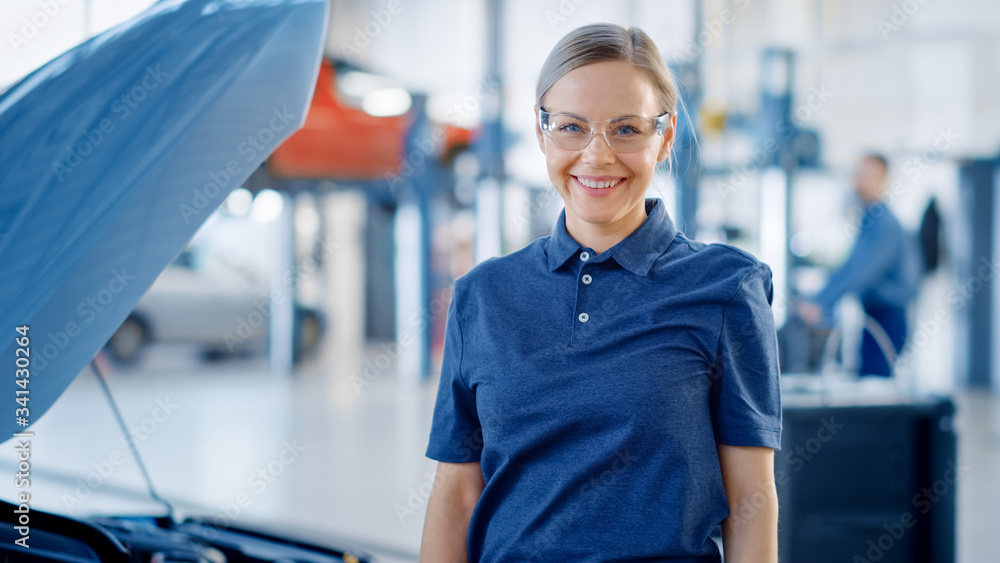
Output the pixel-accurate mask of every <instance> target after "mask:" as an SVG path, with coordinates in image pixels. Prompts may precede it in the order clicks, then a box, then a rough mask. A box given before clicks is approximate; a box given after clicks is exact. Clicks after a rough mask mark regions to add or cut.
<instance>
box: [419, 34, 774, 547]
mask: <svg viewBox="0 0 1000 563" xmlns="http://www.w3.org/2000/svg"><path fill="white" fill-rule="evenodd" d="M676 102H677V89H676V87H675V86H674V83H673V81H672V79H671V77H670V73H669V71H668V69H667V67H666V65H665V64H664V62H663V59H662V57H661V56H660V53H659V51H658V50H657V48H656V46H655V45H654V44H653V43H652V41H651V40H650V39H649V37H648V36H647V35H646V34H645V33H644V32H643V31H642V30H640V29H638V28H634V27H633V28H629V29H625V28H623V27H620V26H617V25H610V24H597V25H589V26H585V27H581V28H579V29H577V30H574V31H573V32H571V33H569V34H568V35H567V36H566V37H564V38H563V39H562V40H561V41H560V42H559V43H558V44H557V45H556V47H555V48H554V49H553V51H552V52H551V53H550V55H549V57H548V59H547V60H546V61H545V64H544V65H543V68H542V72H541V76H540V78H539V81H538V88H537V100H536V105H535V118H536V134H537V138H538V145H539V148H540V149H541V151H542V153H543V154H544V155H545V162H546V166H547V169H548V174H549V178H550V180H551V181H552V184H553V185H554V186H555V189H556V191H557V192H558V193H559V195H560V197H561V198H562V200H563V203H564V204H565V206H564V209H563V211H562V212H561V213H560V215H559V219H558V221H557V224H556V225H555V227H554V229H553V231H552V233H551V235H550V236H547V237H542V238H538V239H536V240H534V241H532V242H531V243H530V244H529V245H528V246H526V247H525V248H523V249H521V250H518V251H516V252H514V253H511V254H509V255H507V256H502V257H495V258H491V259H489V260H486V261H485V262H483V263H481V264H479V265H478V266H476V267H475V268H473V269H472V270H471V271H470V272H469V273H467V274H466V275H464V276H462V277H460V278H459V279H458V280H456V282H455V286H454V294H453V298H452V301H451V305H450V309H449V312H448V320H447V323H446V328H445V345H444V358H443V362H442V368H441V369H442V371H441V381H440V384H439V387H438V395H437V404H436V406H435V410H434V419H433V425H432V429H431V436H430V441H429V444H428V448H427V456H428V457H430V458H432V459H435V460H438V461H439V462H441V463H440V464H439V467H438V477H437V478H435V481H434V486H433V489H432V492H431V496H430V498H429V500H428V508H427V518H426V523H425V527H424V536H423V543H422V546H421V561H426V562H435V563H437V562H440V561H491V562H492V561H524V560H529V561H575V562H581V561H592V562H598V561H622V560H627V561H654V560H655V561H690V562H694V561H698V562H719V561H720V560H721V558H720V552H719V548H718V545H717V544H716V542H715V541H714V540H713V539H712V538H711V535H712V534H713V532H715V531H716V530H717V529H718V528H719V527H720V526H721V529H722V540H723V547H724V549H725V552H726V556H727V560H730V561H776V560H777V500H776V498H777V497H776V493H775V487H774V473H773V454H774V450H775V449H778V448H780V444H781V439H780V438H781V403H780V394H779V384H778V380H779V374H778V361H777V339H776V335H775V330H774V318H773V316H772V313H771V307H770V305H771V302H772V299H773V287H772V283H771V269H770V268H769V267H768V266H767V264H764V263H763V262H760V261H759V260H757V259H756V258H755V257H754V256H753V255H751V254H749V253H747V252H744V251H742V250H739V249H737V248H735V247H732V246H728V245H725V244H704V243H701V242H698V241H694V240H691V239H688V238H687V237H686V236H685V235H684V233H682V232H680V231H678V230H677V228H676V227H675V226H674V223H673V221H672V220H671V218H670V217H669V215H668V214H667V212H666V209H665V205H664V203H663V201H662V200H660V199H659V198H647V197H646V191H647V189H648V188H649V186H650V183H651V181H652V177H653V172H654V171H655V169H656V166H657V165H658V163H660V162H663V161H665V160H666V159H667V158H669V156H670V151H671V148H672V145H673V142H674V131H675V127H676V120H677V113H676ZM470 436H481V438H482V439H481V441H476V442H475V443H476V444H477V447H476V448H475V449H470V448H469V447H468V444H469V437H470Z"/></svg>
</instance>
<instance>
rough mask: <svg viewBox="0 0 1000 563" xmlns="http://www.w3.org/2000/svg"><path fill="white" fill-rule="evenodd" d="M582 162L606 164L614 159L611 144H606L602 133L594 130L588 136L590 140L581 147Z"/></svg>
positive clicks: (597, 164)
mask: <svg viewBox="0 0 1000 563" xmlns="http://www.w3.org/2000/svg"><path fill="white" fill-rule="evenodd" d="M581 158H582V159H583V161H584V162H586V163H587V164H591V165H594V166H599V165H607V164H611V163H613V162H614V161H615V158H616V157H615V151H613V150H611V145H610V144H608V139H607V138H606V137H605V136H604V134H603V133H600V132H598V131H594V134H593V135H592V136H591V137H590V142H589V143H587V146H585V147H583V155H582V156H581Z"/></svg>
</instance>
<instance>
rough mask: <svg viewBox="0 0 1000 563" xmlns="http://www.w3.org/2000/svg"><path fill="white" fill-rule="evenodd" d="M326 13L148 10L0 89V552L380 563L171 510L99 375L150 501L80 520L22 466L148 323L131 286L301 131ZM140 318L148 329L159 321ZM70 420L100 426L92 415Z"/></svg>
mask: <svg viewBox="0 0 1000 563" xmlns="http://www.w3.org/2000/svg"><path fill="white" fill-rule="evenodd" d="M39 13H40V12H39ZM329 14H330V6H329V2H328V1H327V0H232V1H229V2H224V3H220V2H217V1H216V0H176V1H170V2H157V3H155V4H153V5H152V6H150V7H149V8H148V9H147V10H145V11H144V12H142V13H141V14H138V15H137V16H135V17H134V18H132V19H130V20H129V21H126V22H124V23H122V24H119V25H117V26H115V27H112V28H111V29H108V30H107V31H105V32H102V33H100V34H98V35H96V36H94V37H92V38H91V39H89V40H87V41H85V42H84V43H82V44H80V45H77V46H76V47H73V48H72V49H70V50H68V51H66V52H65V53H63V54H61V55H59V56H57V57H56V58H54V59H53V60H51V61H49V62H48V63H46V64H45V65H43V66H41V67H40V68H38V69H36V70H35V71H33V72H32V73H30V74H29V75H28V76H26V77H24V78H22V79H21V80H20V81H18V82H17V83H15V84H14V85H12V86H11V87H10V88H8V89H7V90H5V91H4V92H2V93H0V170H3V174H0V271H2V272H3V276H0V294H3V295H4V296H5V297H4V299H3V300H0V326H2V327H3V328H2V330H3V331H4V337H3V338H2V339H0V356H2V357H4V358H8V362H9V363H7V364H6V367H5V373H7V374H8V375H9V377H10V379H9V380H8V382H7V384H6V385H5V386H4V388H5V389H6V391H5V392H4V393H5V394H4V399H3V400H2V401H0V411H2V414H3V416H0V424H4V425H5V427H6V430H4V433H5V435H6V436H7V438H6V439H5V442H6V447H10V448H11V449H12V450H8V451H13V452H14V454H15V455H16V461H15V463H16V473H17V474H16V475H12V478H13V479H12V482H13V484H14V487H15V491H16V492H15V493H14V494H12V495H11V496H10V497H7V498H4V499H2V500H0V513H2V514H0V536H2V537H3V538H4V541H3V542H0V560H3V561H11V562H18V563H20V562H24V563H30V562H88V563H89V562H105V563H136V562H142V563H170V562H182V561H184V562H198V563H243V562H255V563H256V562H261V561H272V562H273V561H282V562H291V561H295V562H301V563H336V562H340V563H344V562H346V563H361V562H366V563H368V562H374V561H375V558H374V556H371V555H369V554H367V553H365V552H364V551H361V550H357V549H354V548H352V547H347V546H348V544H350V543H351V542H349V541H344V542H339V541H334V542H333V543H336V544H337V545H336V546H334V545H325V544H326V543H327V542H325V541H323V542H320V541H312V540H311V539H309V538H304V537H302V536H300V535H298V534H296V533H294V532H289V531H288V530H280V531H279V528H280V527H279V526H278V525H275V526H269V527H268V528H267V529H266V530H264V529H251V528H249V527H244V526H242V525H240V526H236V525H233V524H232V522H229V523H219V522H215V521H214V520H212V519H209V518H207V517H204V516H199V514H198V513H197V512H195V511H187V512H185V513H184V514H183V515H182V514H181V513H179V512H177V511H175V510H173V509H172V508H171V506H170V505H169V504H168V503H167V502H166V501H164V500H163V499H162V498H160V497H158V496H157V495H156V494H155V492H154V489H153V485H152V480H151V479H150V478H149V474H148V473H147V472H146V470H145V465H143V464H142V463H141V458H140V457H139V454H138V448H136V447H135V446H136V438H135V437H134V436H133V434H132V433H130V430H129V428H127V426H126V424H125V422H124V419H123V418H122V417H121V413H120V412H119V411H118V409H117V406H116V405H115V403H114V401H113V399H112V397H113V396H112V394H111V392H110V390H109V389H108V387H107V386H106V385H107V382H106V379H105V378H104V376H103V375H101V377H100V381H101V382H102V384H104V385H105V388H104V390H105V391H106V392H107V397H108V398H109V399H110V403H111V405H112V407H113V411H114V414H115V415H116V417H117V420H118V422H119V423H120V424H119V427H120V430H121V432H122V438H123V440H124V441H125V442H126V443H128V445H129V446H130V447H129V450H130V451H131V453H133V454H135V461H136V462H138V465H139V467H140V469H141V473H142V475H143V477H144V478H145V480H146V484H147V486H148V489H149V492H150V494H151V496H152V497H153V499H154V500H156V501H159V502H160V504H161V505H163V506H162V508H160V509H159V510H157V511H155V513H146V514H143V515H118V514H104V515H100V516H96V515H92V514H91V515H89V516H82V517H70V516H68V515H63V514H56V513H54V512H53V511H52V510H51V509H50V510H40V509H39V508H38V506H39V504H38V503H40V502H43V501H41V499H42V498H44V493H43V491H39V490H38V488H39V487H40V486H41V485H42V484H41V481H43V480H44V478H45V473H44V471H40V470H39V469H38V468H37V467H36V466H35V465H34V462H35V459H33V457H32V454H33V451H34V450H33V448H32V443H33V441H34V440H35V439H36V438H35V437H34V430H35V428H34V426H33V424H34V423H35V422H36V421H37V420H38V419H39V418H41V417H42V416H44V415H45V413H46V412H47V411H48V410H49V409H50V408H51V407H52V406H53V404H54V403H55V402H56V401H57V400H58V399H59V398H60V397H61V396H62V395H63V393H64V392H65V391H66V389H67V388H68V387H69V386H70V384H71V383H72V382H73V381H74V380H75V379H76V378H77V377H78V375H80V374H81V373H82V372H85V371H87V366H88V363H89V364H90V365H91V366H92V367H93V368H94V370H95V371H96V372H97V373H98V374H103V373H104V371H105V369H106V366H107V364H106V362H105V361H104V353H103V352H102V347H103V346H104V345H105V343H106V342H107V341H108V340H109V338H112V336H113V335H114V334H116V333H117V332H118V330H119V329H120V328H121V327H122V325H123V324H125V325H126V326H127V327H128V326H130V327H132V328H131V331H132V332H131V335H130V336H129V332H128V331H122V332H121V334H120V336H121V340H120V341H119V342H118V344H121V345H122V348H121V349H122V350H124V345H125V343H126V342H125V341H126V340H127V337H129V338H133V339H134V338H135V337H136V333H135V329H136V327H138V328H139V329H140V330H141V329H142V325H141V324H140V323H139V321H136V322H135V323H134V324H129V323H128V322H126V321H127V320H128V318H129V316H130V315H134V314H135V311H136V306H137V304H138V303H139V302H140V300H141V298H142V297H143V295H144V294H145V293H146V292H147V291H148V290H149V289H150V287H152V286H153V285H154V282H155V281H156V280H157V279H158V277H160V276H161V275H162V274H163V272H164V270H165V269H167V268H168V266H170V264H171V263H172V262H174V261H175V260H176V258H177V257H178V256H179V255H180V254H181V252H182V251H183V250H184V248H185V247H186V246H187V244H188V243H189V242H190V241H191V240H192V238H193V237H194V235H195V234H196V232H197V231H198V229H199V228H200V227H201V226H202V225H203V224H204V223H205V221H206V220H207V218H208V217H209V216H211V214H212V213H213V212H214V210H215V209H217V208H218V207H219V206H220V205H221V203H222V202H223V201H224V200H225V198H226V197H227V195H228V194H229V193H231V192H232V190H233V189H235V188H236V187H237V186H239V185H240V184H241V183H242V182H244V181H245V180H246V179H247V178H248V177H249V175H250V174H251V173H252V171H253V170H255V169H257V168H258V167H260V166H261V165H262V164H263V162H264V160H265V159H266V157H267V155H268V154H270V153H271V152H272V151H273V150H274V149H275V148H276V147H277V146H278V145H279V144H280V143H281V142H282V141H283V140H285V139H287V138H288V136H289V135H291V134H292V133H293V132H294V131H295V130H296V129H298V128H299V127H301V126H302V123H303V122H304V120H305V114H306V112H307V109H308V107H309V100H310V97H311V95H312V91H313V89H314V84H315V81H316V74H317V70H318V67H319V65H320V62H321V60H322V50H323V45H324V39H325V35H326V28H327V25H328V22H329ZM248 146H252V147H254V150H252V151H249V152H248V151H247V150H246V148H247V147H248ZM241 149H242V150H241ZM177 273H179V271H178V270H174V271H172V273H171V274H168V276H170V275H173V274H177ZM187 274H192V273H191V272H184V273H182V275H181V277H184V275H187ZM180 285H182V284H178V287H180ZM253 291H254V290H253V289H250V288H249V287H248V289H247V292H246V293H245V295H249V294H251V293H252V292H253ZM192 314H193V313H192ZM227 314H228V313H227ZM237 318H238V313H237ZM132 319H133V321H135V319H136V317H134V316H133V317H132ZM145 322H148V323H149V327H150V330H151V332H150V334H155V326H156V324H155V323H157V322H160V321H158V319H157V317H155V316H154V317H150V318H149V319H146V321H145ZM213 330H214V329H213ZM139 334H140V335H141V332H140V333H139ZM64 431H65V432H68V433H73V436H80V437H81V438H83V439H85V438H89V437H92V436H91V434H92V433H94V432H97V430H96V427H95V425H93V424H92V421H90V420H80V421H79V424H74V425H73V426H71V427H68V428H65V429H64ZM37 439H38V440H41V439H42V438H41V437H38V438H37ZM39 449H41V448H39ZM183 453H184V452H178V455H183ZM122 461H124V460H122ZM193 502H198V499H194V500H193ZM205 512H207V510H206V511H205Z"/></svg>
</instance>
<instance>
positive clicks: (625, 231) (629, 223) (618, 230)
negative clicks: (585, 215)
mask: <svg viewBox="0 0 1000 563" xmlns="http://www.w3.org/2000/svg"><path fill="white" fill-rule="evenodd" d="M645 220H646V203H645V201H642V202H640V203H639V205H637V206H635V208H634V209H633V210H632V211H630V212H629V213H628V214H627V215H625V216H624V217H622V218H620V219H618V220H617V221H615V222H614V223H609V224H605V225H602V224H596V223H588V222H586V221H584V220H582V219H580V218H579V217H577V216H576V215H574V214H571V213H567V214H566V232H567V233H569V236H571V237H573V240H575V241H577V242H579V243H580V245H581V246H584V247H589V248H592V249H594V252H596V253H598V254H600V253H602V252H604V251H605V250H607V249H609V248H611V247H612V246H614V245H616V244H618V243H619V242H621V241H622V240H624V239H625V237H627V236H629V235H630V234H632V232H633V231H635V230H636V229H638V228H639V226H640V225H642V223H643V222H644V221H645Z"/></svg>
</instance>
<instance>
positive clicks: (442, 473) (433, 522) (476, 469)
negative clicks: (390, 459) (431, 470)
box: [420, 461, 486, 563]
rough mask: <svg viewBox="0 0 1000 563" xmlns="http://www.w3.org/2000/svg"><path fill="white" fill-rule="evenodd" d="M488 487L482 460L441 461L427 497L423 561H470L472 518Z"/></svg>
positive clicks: (447, 562)
mask: <svg viewBox="0 0 1000 563" xmlns="http://www.w3.org/2000/svg"><path fill="white" fill-rule="evenodd" d="M485 486H486V483H485V482H484V481H483V472H482V467H481V466H480V464H479V462H478V461H474V462H471V463H445V462H443V461H441V462H438V466H437V474H436V475H435V476H434V485H433V487H432V488H431V494H430V498H428V499H427V517H426V518H425V520H424V533H423V538H422V539H421V541H420V562H421V563H453V562H454V563H457V562H461V563H468V561H469V553H468V550H467V547H466V538H467V537H468V534H469V518H470V517H471V516H472V509H473V508H475V507H476V503H477V502H479V496H480V495H481V494H482V492H483V488H484V487H485Z"/></svg>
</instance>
